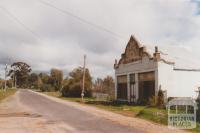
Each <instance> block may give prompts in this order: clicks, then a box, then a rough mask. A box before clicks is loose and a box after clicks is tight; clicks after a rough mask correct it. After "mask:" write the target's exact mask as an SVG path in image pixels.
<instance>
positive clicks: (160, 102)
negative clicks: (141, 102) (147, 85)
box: [157, 89, 164, 108]
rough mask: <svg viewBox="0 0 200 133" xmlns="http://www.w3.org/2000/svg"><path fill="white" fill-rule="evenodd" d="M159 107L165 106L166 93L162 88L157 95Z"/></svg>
mask: <svg viewBox="0 0 200 133" xmlns="http://www.w3.org/2000/svg"><path fill="white" fill-rule="evenodd" d="M157 107H159V108H163V107H164V94H163V91H162V90H161V89H159V91H158V97H157Z"/></svg>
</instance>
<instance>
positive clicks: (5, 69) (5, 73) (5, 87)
mask: <svg viewBox="0 0 200 133" xmlns="http://www.w3.org/2000/svg"><path fill="white" fill-rule="evenodd" d="M7 68H8V65H7V64H6V67H5V88H4V90H5V91H6V88H7V85H6V79H7Z"/></svg>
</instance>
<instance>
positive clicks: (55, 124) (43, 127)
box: [0, 90, 183, 133]
mask: <svg viewBox="0 0 200 133" xmlns="http://www.w3.org/2000/svg"><path fill="white" fill-rule="evenodd" d="M0 132H2V133H4V132H5V133H175V132H176V133H178V132H179V133H182V132H183V131H182V130H173V129H168V128H167V127H166V126H163V125H159V124H155V123H152V122H150V121H146V120H142V119H139V118H133V117H126V116H122V115H119V114H116V113H113V112H109V111H105V110H101V109H98V108H95V107H91V106H87V105H82V104H79V103H74V102H69V101H64V100H61V99H58V98H54V97H50V96H47V95H44V94H41V93H36V92H33V91H29V90H19V91H18V92H17V93H16V94H15V95H13V96H11V97H9V98H7V99H6V100H4V101H3V102H1V103H0Z"/></svg>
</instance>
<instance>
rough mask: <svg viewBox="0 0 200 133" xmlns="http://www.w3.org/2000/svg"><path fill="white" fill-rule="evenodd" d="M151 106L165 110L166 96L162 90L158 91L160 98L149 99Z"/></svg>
mask: <svg viewBox="0 0 200 133" xmlns="http://www.w3.org/2000/svg"><path fill="white" fill-rule="evenodd" d="M148 104H149V106H151V107H158V108H163V107H164V94H163V91H162V90H159V91H158V96H152V97H151V98H149V103H148Z"/></svg>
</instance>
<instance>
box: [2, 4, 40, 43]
mask: <svg viewBox="0 0 200 133" xmlns="http://www.w3.org/2000/svg"><path fill="white" fill-rule="evenodd" d="M0 8H1V9H2V11H4V13H6V14H7V15H9V16H10V17H11V18H12V19H13V20H14V21H15V22H17V23H18V24H19V25H21V26H22V27H23V28H24V29H25V30H26V31H28V32H30V33H31V34H32V35H33V36H34V37H35V38H36V39H39V40H41V37H40V36H39V35H38V34H37V33H35V32H34V31H33V30H32V29H31V28H29V27H28V26H27V25H25V24H24V23H23V22H22V21H21V20H20V19H19V18H18V17H17V16H15V15H14V14H13V13H11V12H10V11H8V9H6V8H4V7H2V6H0Z"/></svg>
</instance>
